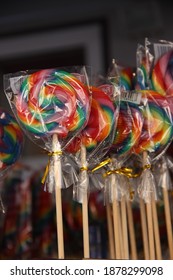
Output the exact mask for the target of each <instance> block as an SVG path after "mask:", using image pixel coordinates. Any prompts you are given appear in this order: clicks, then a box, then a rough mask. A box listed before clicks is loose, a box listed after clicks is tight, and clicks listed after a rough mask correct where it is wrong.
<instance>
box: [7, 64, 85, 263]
mask: <svg viewBox="0 0 173 280" xmlns="http://www.w3.org/2000/svg"><path fill="white" fill-rule="evenodd" d="M83 70H85V69H83ZM78 74H79V73H78ZM78 76H79V75H78ZM86 79H87V77H86ZM21 82H22V83H21V87H20V90H19V92H17V94H16V95H14V91H13V88H12V93H13V95H14V100H12V101H11V102H14V103H15V104H14V105H15V113H16V116H17V118H18V120H19V121H20V124H21V126H22V127H23V129H24V130H25V132H27V135H28V136H29V137H31V139H32V140H33V136H34V137H35V138H34V140H35V141H36V140H40V141H41V145H42V144H43V143H45V146H44V149H46V150H48V152H49V154H50V155H51V160H50V161H49V163H48V165H47V169H46V170H48V174H47V173H46V175H47V176H44V178H45V177H46V184H45V186H47V185H48V189H49V191H52V189H53V186H55V197H56V210H57V211H56V212H57V216H56V218H57V237H58V242H57V245H58V256H59V258H64V241H63V222H62V202H61V190H60V189H61V188H62V174H61V173H62V169H61V154H62V148H64V147H65V145H66V144H67V143H68V142H69V141H70V140H71V139H72V137H74V135H75V134H76V133H79V131H80V129H82V128H83V126H84V125H85V124H86V122H87V116H88V115H89V110H90V94H89V89H88V87H87V86H85V85H84V83H82V82H81V81H80V80H79V79H78V78H77V77H76V76H75V74H73V75H72V74H71V73H68V72H66V71H63V70H62V69H61V70H58V69H45V70H41V71H38V72H36V73H33V74H30V75H28V76H27V77H25V78H24V79H23V81H21ZM42 142H43V143H42Z"/></svg>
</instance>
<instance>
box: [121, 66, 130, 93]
mask: <svg viewBox="0 0 173 280" xmlns="http://www.w3.org/2000/svg"><path fill="white" fill-rule="evenodd" d="M120 86H121V88H122V89H123V90H132V89H133V70H132V68H130V67H126V68H123V69H122V70H121V71H120Z"/></svg>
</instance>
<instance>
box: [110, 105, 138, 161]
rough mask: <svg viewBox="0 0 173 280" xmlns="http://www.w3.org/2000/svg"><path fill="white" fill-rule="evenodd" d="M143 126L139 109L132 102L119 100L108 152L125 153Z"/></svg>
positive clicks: (129, 149)
mask: <svg viewBox="0 0 173 280" xmlns="http://www.w3.org/2000/svg"><path fill="white" fill-rule="evenodd" d="M142 126H143V116H142V111H141V109H140V108H139V107H138V106H137V105H136V104H135V103H132V102H127V101H121V102H120V110H119V115H118V120H117V126H116V130H115V137H114V140H113V143H112V146H111V148H110V152H111V153H113V154H114V155H117V156H123V155H127V154H128V152H130V151H131V149H132V147H133V146H134V145H135V144H136V142H137V141H138V139H139V137H140V135H141V131H142Z"/></svg>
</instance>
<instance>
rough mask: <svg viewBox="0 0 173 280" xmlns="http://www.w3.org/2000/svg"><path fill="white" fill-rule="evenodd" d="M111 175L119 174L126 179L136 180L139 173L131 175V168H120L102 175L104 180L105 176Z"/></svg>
mask: <svg viewBox="0 0 173 280" xmlns="http://www.w3.org/2000/svg"><path fill="white" fill-rule="evenodd" d="M111 174H120V175H124V176H126V177H128V178H137V177H139V176H140V173H133V169H132V168H128V167H121V168H119V169H113V170H109V171H107V172H106V173H104V174H103V177H104V178H106V177H107V176H109V175H111Z"/></svg>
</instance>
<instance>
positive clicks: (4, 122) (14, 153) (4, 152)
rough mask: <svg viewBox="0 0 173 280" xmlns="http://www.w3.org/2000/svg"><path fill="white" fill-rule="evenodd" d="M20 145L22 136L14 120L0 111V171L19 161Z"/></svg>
mask: <svg viewBox="0 0 173 280" xmlns="http://www.w3.org/2000/svg"><path fill="white" fill-rule="evenodd" d="M22 144H23V134H22V131H21V129H20V127H19V125H18V123H17V122H16V120H15V118H14V117H13V116H12V115H10V114H9V113H7V112H6V111H4V110H2V109H0V170H4V169H5V168H6V167H8V166H10V165H11V164H13V163H15V162H16V161H17V160H18V159H19V157H20V155H21V151H22Z"/></svg>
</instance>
